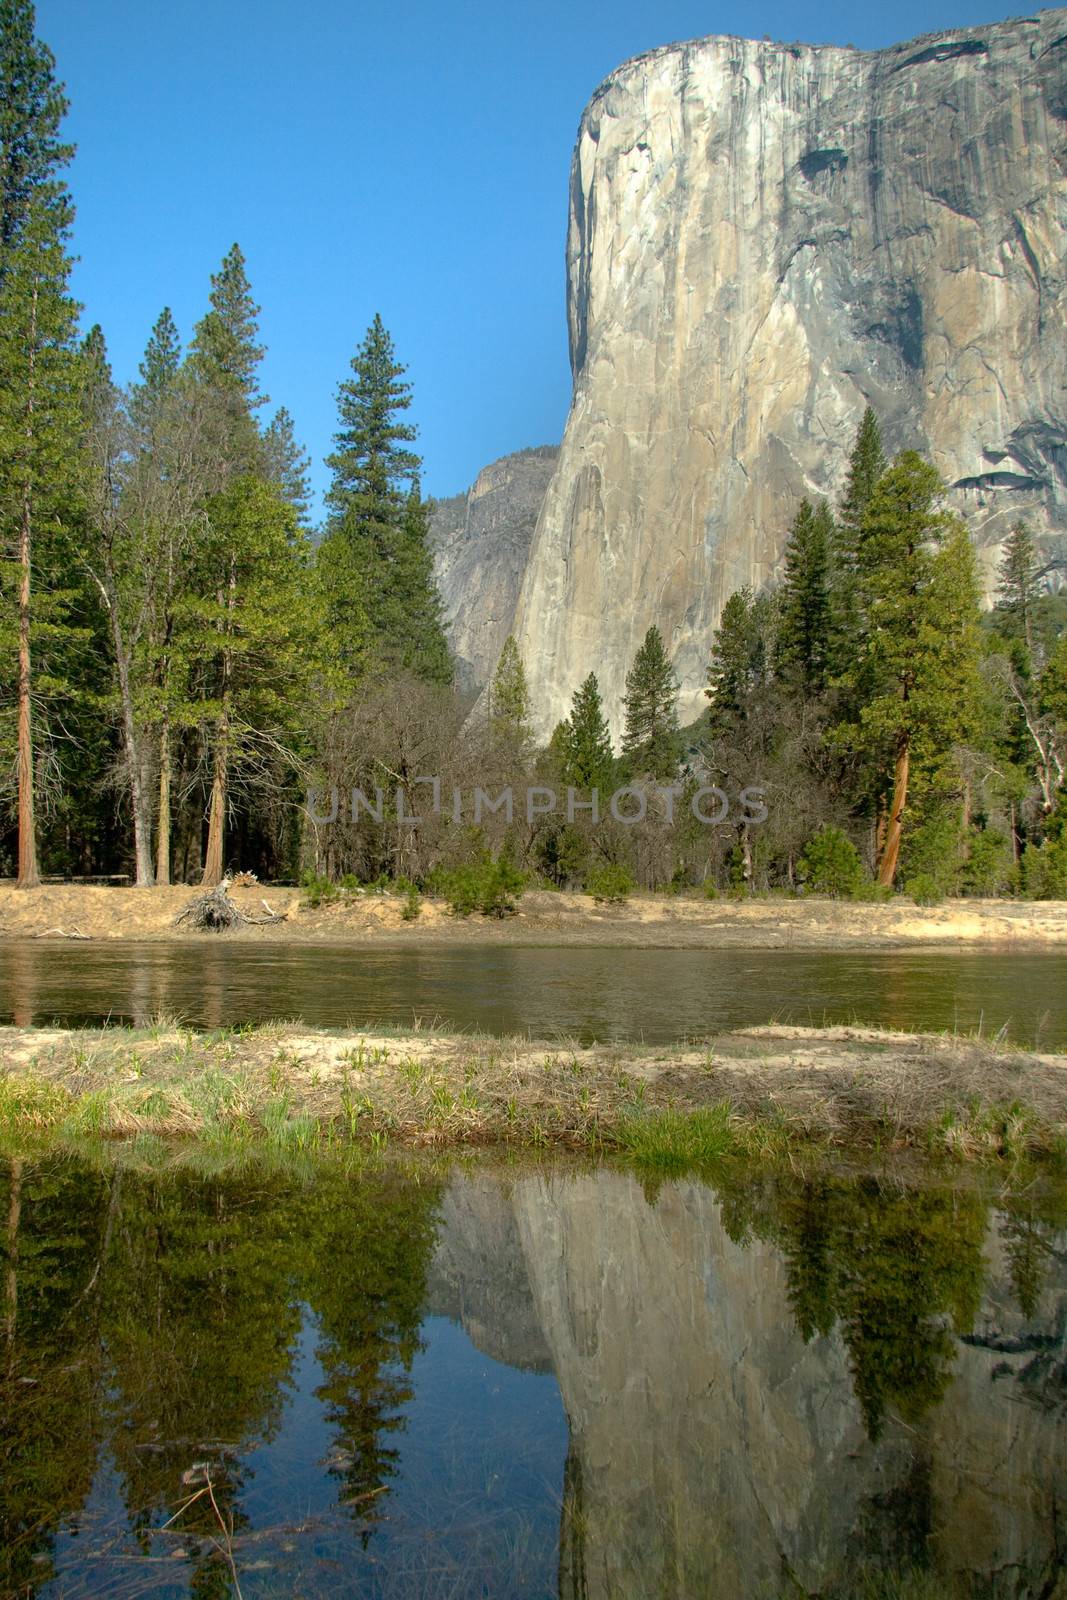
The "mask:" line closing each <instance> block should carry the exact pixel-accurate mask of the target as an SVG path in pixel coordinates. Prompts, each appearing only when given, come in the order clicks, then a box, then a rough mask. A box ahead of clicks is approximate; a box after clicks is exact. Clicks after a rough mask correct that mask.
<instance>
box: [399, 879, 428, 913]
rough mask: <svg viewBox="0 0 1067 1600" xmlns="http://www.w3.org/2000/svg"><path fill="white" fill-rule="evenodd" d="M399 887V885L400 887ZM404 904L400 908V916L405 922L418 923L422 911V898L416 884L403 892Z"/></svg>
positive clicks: (408, 885) (407, 886)
mask: <svg viewBox="0 0 1067 1600" xmlns="http://www.w3.org/2000/svg"><path fill="white" fill-rule="evenodd" d="M398 887H399V885H398ZM403 894H404V904H403V905H402V906H401V908H400V915H401V916H402V917H403V919H404V921H405V922H417V921H418V917H419V912H420V911H421V910H422V898H421V896H420V895H419V891H418V889H417V888H416V886H415V884H413V883H409V884H407V885H406V886H405V888H404V890H403Z"/></svg>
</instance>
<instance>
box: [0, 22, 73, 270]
mask: <svg viewBox="0 0 1067 1600" xmlns="http://www.w3.org/2000/svg"><path fill="white" fill-rule="evenodd" d="M34 29H35V15H34V7H33V5H32V4H31V3H30V0H0V283H2V282H3V278H4V276H5V274H6V272H7V268H8V260H9V255H10V252H12V251H13V250H15V249H16V248H17V246H18V244H19V242H20V240H21V239H23V237H24V236H25V233H26V230H27V228H28V226H29V222H30V211H31V207H32V206H33V205H34V204H37V205H38V206H39V205H40V204H42V203H43V204H44V205H45V206H46V207H48V208H50V209H51V210H53V211H54V212H56V213H58V215H57V216H56V217H55V219H54V228H55V231H56V232H57V233H58V234H62V233H63V232H64V231H65V229H66V228H67V227H69V225H70V222H71V212H70V202H69V199H68V197H67V193H66V190H65V189H64V188H63V187H62V186H61V185H60V184H58V183H57V182H56V174H57V173H58V171H59V169H60V168H61V167H63V166H66V164H67V163H68V162H69V161H70V159H71V157H72V155H73V154H74V146H73V145H69V144H64V143H63V142H62V141H61V140H60V138H59V129H60V124H61V123H62V121H63V118H64V116H65V115H66V113H67V100H66V98H65V96H64V94H63V87H62V85H61V84H58V83H56V81H55V79H54V77H53V72H54V69H55V57H54V56H53V55H52V52H51V51H50V50H49V49H48V47H47V45H44V44H42V43H41V41H40V40H39V39H37V38H36V37H35V32H34ZM37 226H38V228H40V220H38V224H37Z"/></svg>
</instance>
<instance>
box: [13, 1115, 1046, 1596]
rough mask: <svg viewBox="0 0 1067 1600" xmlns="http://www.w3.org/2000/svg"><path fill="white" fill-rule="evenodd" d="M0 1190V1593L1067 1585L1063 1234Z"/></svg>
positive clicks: (980, 1589) (908, 1194) (813, 1203)
mask: <svg viewBox="0 0 1067 1600" xmlns="http://www.w3.org/2000/svg"><path fill="white" fill-rule="evenodd" d="M176 1159H177V1158H176V1157H175V1156H174V1155H173V1154H172V1153H170V1152H167V1151H165V1150H164V1149H163V1147H161V1146H160V1147H157V1148H155V1149H154V1150H153V1149H152V1148H151V1147H150V1146H149V1145H148V1144H147V1143H145V1142H143V1141H142V1143H141V1144H140V1145H139V1146H135V1147H133V1149H132V1150H128V1151H126V1152H122V1153H120V1154H119V1155H118V1156H117V1157H115V1158H105V1157H103V1156H101V1157H100V1158H99V1160H88V1159H85V1158H83V1159H82V1160H80V1161H76V1160H73V1159H70V1158H66V1157H64V1158H61V1157H59V1156H47V1157H40V1158H37V1159H34V1160H30V1159H28V1158H24V1159H22V1160H18V1161H9V1162H7V1163H0V1228H2V1229H4V1230H6V1231H5V1234H4V1243H5V1245H6V1266H5V1267H4V1274H3V1280H2V1284H0V1313H2V1322H0V1411H2V1427H0V1593H3V1594H4V1595H20V1596H41V1597H49V1600H51V1597H61V1596H62V1597H68V1600H73V1597H78V1596H105V1595H106V1596H113V1597H133V1596H142V1595H152V1596H163V1597H169V1596H174V1597H178V1596H185V1595H190V1596H200V1597H206V1596H221V1595H226V1594H237V1593H240V1594H241V1595H243V1596H244V1597H246V1600H253V1597H267V1596H286V1597H292V1596H308V1597H318V1596H339V1597H340V1596H357V1597H367V1600H385V1597H389V1596H396V1597H403V1600H411V1597H420V1596H426V1597H430V1596H432V1597H434V1600H445V1597H448V1600H468V1597H469V1600H475V1597H483V1596H494V1597H499V1600H509V1597H511V1596H516V1597H518V1596H544V1597H546V1600H548V1597H562V1600H659V1597H674V1596H686V1597H690V1596H691V1597H704V1596H709V1597H710V1596H714V1597H716V1600H759V1597H761V1596H764V1597H767V1600H770V1597H775V1600H777V1597H784V1596H790V1597H795V1596H797V1595H801V1594H802V1595H807V1596H809V1597H813V1596H818V1597H827V1600H829V1597H834V1600H846V1597H848V1600H855V1597H857V1596H862V1595H868V1594H870V1595H874V1594H877V1595H879V1596H889V1595H894V1596H903V1595H907V1596H909V1597H912V1600H923V1597H933V1596H935V1595H936V1596H972V1595H974V1596H977V1595H981V1596H983V1597H985V1600H1009V1597H1010V1600H1031V1597H1032V1600H1037V1597H1038V1596H1048V1595H1051V1594H1052V1593H1053V1592H1055V1593H1057V1594H1059V1593H1061V1592H1062V1591H1061V1590H1060V1588H1059V1587H1057V1583H1058V1582H1059V1583H1063V1582H1067V1520H1065V1519H1067V1500H1065V1488H1067V1427H1065V1426H1064V1416H1065V1406H1067V1351H1065V1337H1067V1232H1065V1229H1067V1198H1065V1197H1064V1196H1063V1195H1062V1194H1061V1195H1060V1196H1059V1197H1058V1198H1057V1197H1056V1196H1055V1195H1052V1194H1045V1195H1043V1196H1042V1194H1040V1193H1039V1192H1038V1191H1036V1190H1035V1188H1034V1187H1033V1186H1031V1187H1029V1188H1028V1189H1027V1190H1026V1191H1025V1193H1023V1194H1021V1195H1015V1196H1013V1195H1010V1194H1006V1193H998V1194H997V1195H996V1197H995V1199H993V1200H991V1199H989V1198H984V1197H983V1196H982V1195H981V1194H980V1193H979V1192H978V1190H977V1189H976V1188H975V1187H974V1186H973V1185H971V1186H969V1187H967V1188H962V1187H956V1188H953V1187H952V1186H950V1185H947V1186H943V1187H939V1186H937V1185H936V1184H934V1185H933V1186H931V1185H929V1184H927V1185H925V1186H923V1187H921V1188H908V1187H905V1186H903V1185H898V1184H894V1183H890V1182H888V1181H878V1180H875V1179H871V1178H866V1179H862V1180H858V1179H845V1178H834V1177H823V1178H820V1179H818V1180H813V1179H811V1178H804V1177H803V1176H801V1175H799V1174H792V1175H782V1176H778V1177H776V1178H773V1179H772V1178H770V1177H768V1176H767V1175H766V1174H764V1175H763V1176H761V1177H759V1178H751V1177H745V1176H743V1175H738V1176H735V1177H728V1178H724V1179H722V1180H721V1182H719V1181H718V1180H717V1181H716V1184H715V1185H714V1186H712V1185H706V1184H702V1183H698V1182H696V1181H692V1180H672V1181H668V1182H664V1183H661V1184H653V1183H651V1182H647V1181H646V1182H642V1181H639V1179H638V1178H637V1177H635V1176H633V1175H631V1174H630V1173H627V1172H624V1171H615V1170H608V1169H604V1168H602V1169H599V1170H584V1169H576V1168H570V1167H566V1168H559V1169H556V1168H546V1169H542V1170H530V1169H523V1168H513V1169H510V1170H503V1171H501V1170H496V1169H484V1168H483V1169H481V1170H479V1171H476V1172H474V1173H469V1172H468V1173H453V1174H452V1175H448V1174H445V1175H442V1174H441V1173H440V1171H438V1170H435V1169H419V1170H417V1171H415V1172H412V1171H409V1172H407V1173H406V1174H402V1173H400V1172H399V1171H397V1170H396V1169H392V1168H386V1167H373V1166H372V1167H364V1168H362V1169H358V1170H349V1171H344V1170H341V1169H340V1168H339V1167H335V1166H331V1165H329V1164H325V1165H322V1166H320V1167H318V1168H316V1169H314V1170H307V1171H296V1172H294V1171H292V1170H285V1169H279V1168H271V1167H267V1166H264V1167H262V1168H245V1169H244V1170H243V1171H242V1172H240V1173H234V1172H227V1171H225V1170H222V1171H214V1172H211V1171H209V1170H205V1169H204V1168H200V1169H196V1170H194V1169H192V1168H190V1167H188V1166H181V1165H177V1164H176Z"/></svg>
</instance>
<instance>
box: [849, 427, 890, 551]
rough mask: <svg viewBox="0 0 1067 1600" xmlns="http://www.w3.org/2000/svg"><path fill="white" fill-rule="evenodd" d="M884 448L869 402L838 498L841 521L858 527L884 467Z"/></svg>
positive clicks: (880, 432)
mask: <svg viewBox="0 0 1067 1600" xmlns="http://www.w3.org/2000/svg"><path fill="white" fill-rule="evenodd" d="M886 464H887V463H886V458H885V451H884V450H883V448H882V431H881V429H880V428H879V426H878V418H877V417H876V416H875V414H874V412H873V410H872V409H871V407H870V406H868V407H867V409H866V410H865V411H864V413H863V419H862V421H861V422H860V425H859V430H858V432H857V434H856V443H855V444H854V445H853V447H852V456H851V458H850V460H849V467H848V478H847V480H846V483H845V493H844V497H843V499H842V501H841V512H840V517H841V521H842V522H843V523H845V524H846V526H848V527H851V528H855V527H858V526H859V524H860V522H862V520H863V514H864V512H865V511H866V509H867V506H868V504H869V503H870V499H871V496H872V494H873V493H874V487H875V484H876V483H877V482H878V480H879V478H880V477H881V476H882V474H883V472H884V471H885V469H886Z"/></svg>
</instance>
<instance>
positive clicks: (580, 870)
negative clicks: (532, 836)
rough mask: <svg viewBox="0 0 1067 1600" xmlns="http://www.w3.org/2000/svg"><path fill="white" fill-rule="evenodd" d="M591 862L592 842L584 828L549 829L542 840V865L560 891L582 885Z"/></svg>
mask: <svg viewBox="0 0 1067 1600" xmlns="http://www.w3.org/2000/svg"><path fill="white" fill-rule="evenodd" d="M588 859H589V842H588V840H587V839H586V837H585V835H584V834H583V833H582V832H581V830H580V829H578V828H575V827H572V826H571V825H570V824H569V823H563V824H562V825H561V826H558V827H552V828H546V829H545V831H544V832H543V833H542V834H541V835H540V837H539V839H538V842H537V861H538V865H539V867H540V870H541V871H542V872H543V873H544V875H545V877H546V878H547V879H548V880H549V882H550V883H551V884H552V885H553V886H554V887H555V888H557V889H565V888H567V887H568V886H569V885H570V884H574V883H579V882H580V881H581V880H582V879H583V877H584V876H585V869H586V864H587V862H588Z"/></svg>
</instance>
